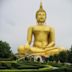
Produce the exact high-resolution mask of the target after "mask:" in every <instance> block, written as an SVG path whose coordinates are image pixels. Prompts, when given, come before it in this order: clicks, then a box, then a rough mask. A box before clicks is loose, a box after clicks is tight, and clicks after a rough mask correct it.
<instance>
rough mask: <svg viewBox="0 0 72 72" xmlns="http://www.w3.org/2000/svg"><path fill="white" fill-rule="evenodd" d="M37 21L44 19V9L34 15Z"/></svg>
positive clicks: (42, 21) (43, 20)
mask: <svg viewBox="0 0 72 72" xmlns="http://www.w3.org/2000/svg"><path fill="white" fill-rule="evenodd" d="M36 19H37V22H38V23H44V22H45V20H46V13H45V12H44V11H39V12H38V13H37V15H36Z"/></svg>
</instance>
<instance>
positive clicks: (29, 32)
mask: <svg viewBox="0 0 72 72" xmlns="http://www.w3.org/2000/svg"><path fill="white" fill-rule="evenodd" d="M31 42H32V27H29V28H28V32H27V43H26V46H27V47H30V44H31Z"/></svg>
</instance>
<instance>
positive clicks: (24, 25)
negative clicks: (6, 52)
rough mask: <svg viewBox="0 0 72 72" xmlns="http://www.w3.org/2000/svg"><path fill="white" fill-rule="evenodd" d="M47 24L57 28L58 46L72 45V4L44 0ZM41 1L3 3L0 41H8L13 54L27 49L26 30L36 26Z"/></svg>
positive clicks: (6, 0)
mask: <svg viewBox="0 0 72 72" xmlns="http://www.w3.org/2000/svg"><path fill="white" fill-rule="evenodd" d="M42 2H43V7H44V9H45V10H46V12H47V20H46V24H47V25H50V26H52V27H54V28H55V37H56V39H55V40H56V46H59V47H65V48H70V46H71V44H72V0H43V1H42ZM39 6H40V0H0V40H3V41H7V42H8V43H9V44H10V46H11V49H12V51H13V52H15V53H16V52H17V48H18V46H19V45H25V43H26V37H27V29H28V27H29V26H32V25H36V19H35V13H36V11H37V10H38V9H39Z"/></svg>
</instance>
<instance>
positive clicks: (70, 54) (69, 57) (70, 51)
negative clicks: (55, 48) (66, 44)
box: [68, 46, 72, 63]
mask: <svg viewBox="0 0 72 72" xmlns="http://www.w3.org/2000/svg"><path fill="white" fill-rule="evenodd" d="M68 62H69V63H72V46H71V48H70V50H69V52H68Z"/></svg>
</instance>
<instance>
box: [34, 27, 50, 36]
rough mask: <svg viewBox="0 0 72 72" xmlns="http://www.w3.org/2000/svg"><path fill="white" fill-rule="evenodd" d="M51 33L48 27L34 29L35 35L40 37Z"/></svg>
mask: <svg viewBox="0 0 72 72" xmlns="http://www.w3.org/2000/svg"><path fill="white" fill-rule="evenodd" d="M49 32H50V29H49V28H46V27H35V28H34V29H33V34H34V35H38V36H44V35H48V34H49Z"/></svg>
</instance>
